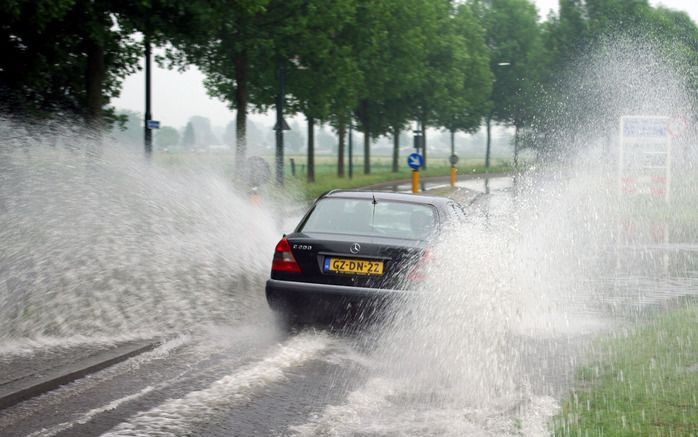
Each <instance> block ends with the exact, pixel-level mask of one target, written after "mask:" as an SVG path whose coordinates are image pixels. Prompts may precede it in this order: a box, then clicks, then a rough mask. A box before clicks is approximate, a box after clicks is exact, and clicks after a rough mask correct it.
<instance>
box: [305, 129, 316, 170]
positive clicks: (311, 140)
mask: <svg viewBox="0 0 698 437" xmlns="http://www.w3.org/2000/svg"><path fill="white" fill-rule="evenodd" d="M306 117H307V119H308V182H315V119H314V118H313V117H312V116H306Z"/></svg>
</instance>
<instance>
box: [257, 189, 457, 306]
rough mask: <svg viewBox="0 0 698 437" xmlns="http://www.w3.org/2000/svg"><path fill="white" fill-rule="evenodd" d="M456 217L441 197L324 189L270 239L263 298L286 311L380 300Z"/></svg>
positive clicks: (410, 276)
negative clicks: (289, 227)
mask: <svg viewBox="0 0 698 437" xmlns="http://www.w3.org/2000/svg"><path fill="white" fill-rule="evenodd" d="M462 217H464V213H463V209H462V207H461V206H460V205H459V204H458V203H456V202H454V201H453V200H451V199H448V198H444V197H430V196H419V195H413V194H400V193H389V192H372V191H346V190H334V191H330V192H328V193H326V194H324V195H322V196H320V197H319V198H318V199H317V200H316V201H315V202H314V204H313V205H312V207H311V208H310V210H309V211H308V212H307V213H306V214H305V216H304V217H303V219H302V220H301V221H300V223H299V224H298V226H297V227H296V229H295V231H294V232H293V233H290V234H288V235H285V236H284V237H283V238H282V239H281V241H279V243H278V244H277V245H276V249H275V252H274V259H273V262H272V270H271V279H269V280H268V281H267V285H266V295H267V301H268V303H269V305H270V307H271V308H272V309H273V310H275V311H276V312H278V313H279V314H280V315H282V316H285V317H286V318H295V317H298V316H300V317H312V318H313V319H316V318H317V317H318V316H326V315H333V316H335V315H338V314H344V313H347V312H350V311H353V310H354V309H356V308H360V309H361V311H364V310H365V305H364V304H366V303H369V304H370V305H371V307H372V308H376V307H380V306H381V304H383V303H385V302H386V301H389V300H390V298H391V297H395V296H399V295H401V294H403V293H404V292H405V290H408V289H409V288H410V287H411V286H412V285H413V284H414V281H415V280H418V279H419V278H418V276H419V268H420V263H421V262H423V260H424V258H425V254H427V253H428V246H429V244H430V242H431V241H433V237H434V236H435V235H436V234H437V233H438V232H439V231H440V230H442V229H443V227H444V226H445V225H446V223H448V222H449V221H451V220H454V219H455V220H458V219H460V218H462Z"/></svg>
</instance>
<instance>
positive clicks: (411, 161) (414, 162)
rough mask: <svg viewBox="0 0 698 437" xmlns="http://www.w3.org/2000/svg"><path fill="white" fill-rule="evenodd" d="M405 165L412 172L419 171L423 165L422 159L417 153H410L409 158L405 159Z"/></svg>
mask: <svg viewBox="0 0 698 437" xmlns="http://www.w3.org/2000/svg"><path fill="white" fill-rule="evenodd" d="M407 165H408V166H409V167H410V168H411V169H412V170H419V168H420V167H421V166H422V165H424V157H423V156H422V155H420V154H419V153H410V156H408V157H407Z"/></svg>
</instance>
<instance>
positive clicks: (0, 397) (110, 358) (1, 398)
mask: <svg viewBox="0 0 698 437" xmlns="http://www.w3.org/2000/svg"><path fill="white" fill-rule="evenodd" d="M159 344H160V342H159V341H158V342H153V341H148V342H145V343H144V342H139V343H137V344H135V345H134V344H129V345H125V346H120V347H116V348H115V349H112V350H108V351H104V352H101V353H99V354H96V355H94V356H91V357H89V358H87V359H85V360H84V361H82V362H81V363H78V364H73V365H66V366H63V367H59V368H57V369H52V370H51V371H50V372H48V373H47V374H45V375H30V376H27V377H23V378H20V379H18V380H14V381H10V382H8V383H5V384H3V385H4V387H3V386H2V385H0V411H1V410H4V409H7V408H9V407H12V406H14V405H17V404H19V403H20V402H23V401H26V400H28V399H31V398H33V397H36V396H39V395H42V394H44V393H47V392H49V391H51V390H55V389H57V388H58V387H60V386H62V385H65V384H68V383H70V382H73V381H75V380H77V379H80V378H83V377H85V376H87V375H89V374H92V373H95V372H98V371H100V370H102V369H105V368H107V367H109V366H112V365H114V364H117V363H120V362H122V361H125V360H127V359H129V358H131V357H134V356H136V355H140V354H142V353H144V352H148V351H150V350H152V349H154V348H155V347H156V346H158V345H159Z"/></svg>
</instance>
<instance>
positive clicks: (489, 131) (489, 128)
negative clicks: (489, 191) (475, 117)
mask: <svg viewBox="0 0 698 437" xmlns="http://www.w3.org/2000/svg"><path fill="white" fill-rule="evenodd" d="M485 125H486V126H487V147H486V149H485V171H487V170H489V168H490V148H491V145H492V116H491V115H488V116H487V118H486V119H485Z"/></svg>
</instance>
